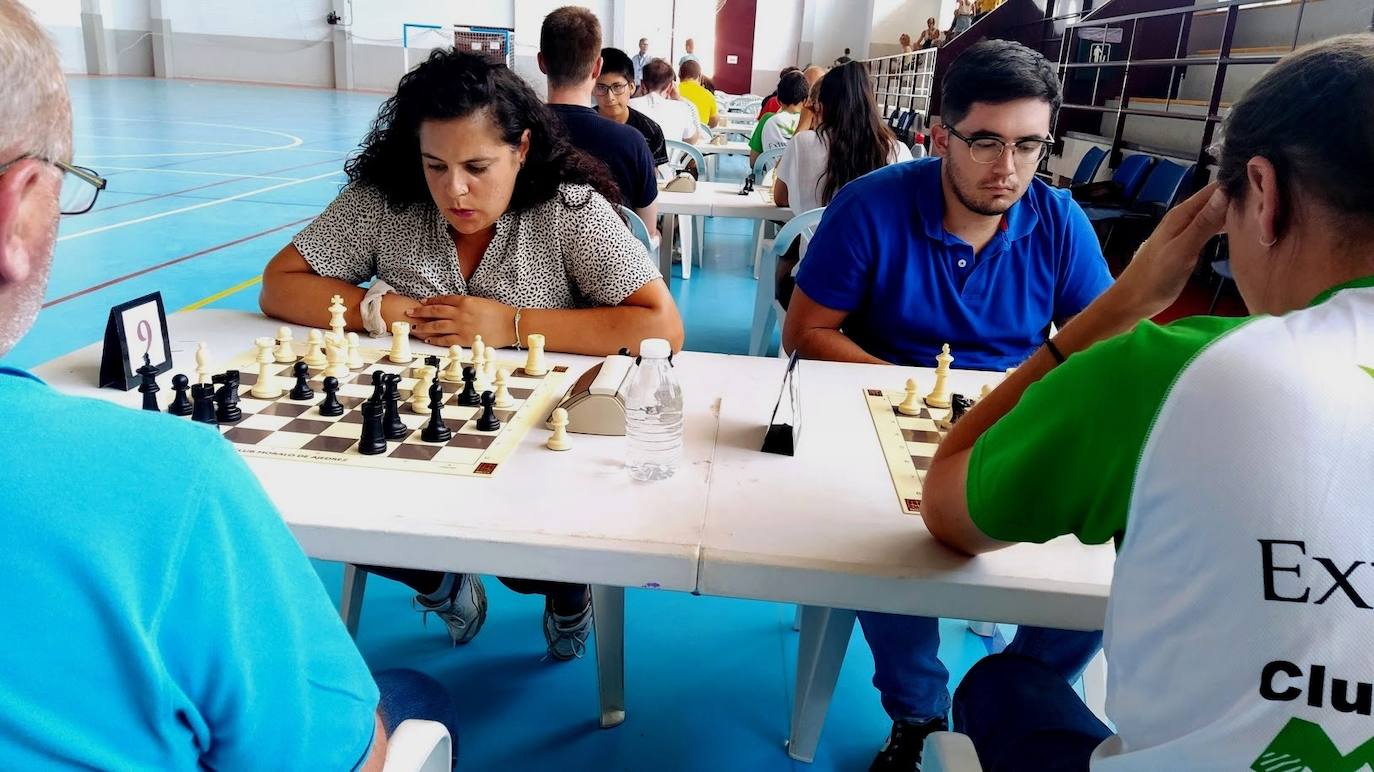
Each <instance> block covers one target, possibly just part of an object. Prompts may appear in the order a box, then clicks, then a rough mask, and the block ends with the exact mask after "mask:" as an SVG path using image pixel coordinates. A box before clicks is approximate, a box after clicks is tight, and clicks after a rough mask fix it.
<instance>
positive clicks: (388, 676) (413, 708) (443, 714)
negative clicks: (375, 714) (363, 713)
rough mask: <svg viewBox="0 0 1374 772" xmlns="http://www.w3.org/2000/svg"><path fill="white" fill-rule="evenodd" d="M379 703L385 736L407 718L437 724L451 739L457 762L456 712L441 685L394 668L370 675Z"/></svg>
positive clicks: (422, 675) (426, 677)
mask: <svg viewBox="0 0 1374 772" xmlns="http://www.w3.org/2000/svg"><path fill="white" fill-rule="evenodd" d="M372 679H373V680H374V681H376V682H377V691H379V692H381V695H382V696H381V702H380V703H379V704H378V706H377V710H378V711H380V712H381V714H382V725H383V726H385V727H386V733H387V734H388V735H389V734H391V733H392V732H394V731H396V727H398V726H400V725H401V722H402V721H405V720H406V719H410V718H417V719H422V720H425V721H438V722H439V723H441V724H443V725H444V727H445V728H447V729H448V736H449V737H450V738H452V740H453V761H454V762H455V763H456V762H457V761H458V711H457V708H456V707H455V705H454V703H453V697H452V696H451V695H450V694H449V692H448V689H445V688H444V686H443V684H441V683H439V682H438V681H436V680H434V679H433V678H431V677H430V676H427V675H425V674H424V673H421V672H420V671H418V670H408V669H403V668H396V669H392V670H383V671H381V672H380V673H373V674H372Z"/></svg>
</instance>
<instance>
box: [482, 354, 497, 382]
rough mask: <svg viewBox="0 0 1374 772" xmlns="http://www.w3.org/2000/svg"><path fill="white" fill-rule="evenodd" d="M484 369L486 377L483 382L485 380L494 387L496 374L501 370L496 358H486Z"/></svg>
mask: <svg viewBox="0 0 1374 772" xmlns="http://www.w3.org/2000/svg"><path fill="white" fill-rule="evenodd" d="M485 367H486V369H487V377H486V378H484V379H483V380H485V381H486V382H487V383H490V384H493V385H494V384H495V383H496V374H497V373H498V372H500V370H501V366H500V364H499V363H498V362H497V361H496V357H487V363H486V365H485Z"/></svg>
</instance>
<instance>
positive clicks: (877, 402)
mask: <svg viewBox="0 0 1374 772" xmlns="http://www.w3.org/2000/svg"><path fill="white" fill-rule="evenodd" d="M904 396H905V394H904V392H902V391H900V390H898V391H883V390H882V389H864V399H865V400H866V401H867V402H868V412H869V413H870V414H871V415H872V416H873V428H874V429H875V430H877V432H878V444H879V445H880V446H881V447H882V449H883V456H884V457H885V458H886V459H887V470H888V472H889V473H890V474H891V475H892V485H893V487H894V488H896V489H897V500H898V502H899V503H900V504H901V506H902V511H903V512H905V513H906V514H908V515H919V514H921V490H922V487H923V486H924V484H925V478H926V470H927V469H930V461H931V459H933V458H934V457H935V449H936V448H938V447H939V446H940V440H941V439H942V438H943V437H944V435H945V431H944V430H943V429H941V428H940V427H939V426H938V425H937V424H936V421H937V420H943V419H945V418H947V417H948V415H949V412H950V411H949V410H947V409H936V408H931V407H927V406H924V405H922V407H921V412H920V415H903V414H902V413H901V411H899V410H897V406H898V405H900V404H901V403H902V399H903V398H904Z"/></svg>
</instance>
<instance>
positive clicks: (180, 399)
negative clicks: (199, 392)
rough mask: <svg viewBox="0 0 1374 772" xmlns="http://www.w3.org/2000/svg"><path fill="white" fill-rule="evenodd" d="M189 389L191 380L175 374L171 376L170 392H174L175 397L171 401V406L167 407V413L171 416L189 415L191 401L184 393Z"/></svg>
mask: <svg viewBox="0 0 1374 772" xmlns="http://www.w3.org/2000/svg"><path fill="white" fill-rule="evenodd" d="M190 389H191V379H190V378H187V377H186V376H184V375H182V374H181V373H177V374H176V375H173V376H172V391H174V392H176V397H174V398H173V399H172V404H170V405H168V406H167V412H168V413H171V414H172V415H179V416H188V415H190V414H191V409H192V406H191V399H190V398H189V397H187V396H186V392H187V391H190Z"/></svg>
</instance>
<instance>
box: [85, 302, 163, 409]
mask: <svg viewBox="0 0 1374 772" xmlns="http://www.w3.org/2000/svg"><path fill="white" fill-rule="evenodd" d="M145 354H146V355H147V356H148V361H149V362H150V363H151V364H152V365H153V366H154V367H156V368H157V371H158V373H165V372H167V371H168V370H170V369H172V346H171V342H170V340H169V338H168V336H167V311H166V309H165V308H164V307H163V305H162V293H161V292H154V293H153V294H151V295H144V296H143V297H141V298H136V299H134V300H130V301H129V302H127V303H121V304H119V305H117V306H115V307H114V308H111V309H110V318H109V321H107V322H106V323H105V346H104V351H103V352H102V353H101V356H100V386H101V387H102V388H111V389H122V390H124V391H128V390H129V389H132V388H133V387H135V386H137V385H138V382H139V380H140V379H139V377H138V375H137V373H138V368H140V367H142V366H143V356H144V355H145Z"/></svg>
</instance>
